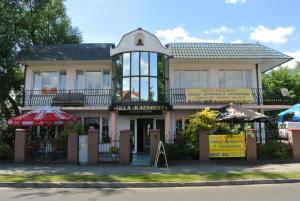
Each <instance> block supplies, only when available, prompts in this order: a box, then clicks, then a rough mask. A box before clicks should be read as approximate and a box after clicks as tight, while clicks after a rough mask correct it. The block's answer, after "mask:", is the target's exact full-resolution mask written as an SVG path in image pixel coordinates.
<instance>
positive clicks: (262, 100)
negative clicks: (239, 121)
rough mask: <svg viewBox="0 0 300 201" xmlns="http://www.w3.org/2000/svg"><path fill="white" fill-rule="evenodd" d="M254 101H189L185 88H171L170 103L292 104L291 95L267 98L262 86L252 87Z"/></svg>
mask: <svg viewBox="0 0 300 201" xmlns="http://www.w3.org/2000/svg"><path fill="white" fill-rule="evenodd" d="M251 92H252V97H253V102H247V103H246V102H244V101H243V100H228V101H218V100H213V99H212V100H205V101H204V100H193V101H188V100H187V98H186V93H185V89H170V104H171V105H209V104H229V103H236V104H264V105H285V104H292V101H291V99H290V98H289V97H283V96H281V95H279V96H278V97H277V98H276V97H274V98H266V97H265V96H264V92H263V90H262V89H261V88H260V89H258V88H251Z"/></svg>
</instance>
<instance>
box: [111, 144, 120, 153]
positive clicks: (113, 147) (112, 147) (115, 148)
mask: <svg viewBox="0 0 300 201" xmlns="http://www.w3.org/2000/svg"><path fill="white" fill-rule="evenodd" d="M109 151H110V153H112V154H118V153H119V151H120V149H119V147H117V146H111V147H110V149H109Z"/></svg>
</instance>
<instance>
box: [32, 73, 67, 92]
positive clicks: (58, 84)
mask: <svg viewBox="0 0 300 201" xmlns="http://www.w3.org/2000/svg"><path fill="white" fill-rule="evenodd" d="M38 72H39V73H40V74H41V86H40V89H38V90H42V89H43V73H44V72H56V73H58V83H57V90H61V89H59V86H60V79H59V77H60V72H65V73H66V85H67V86H68V71H67V70H34V71H32V79H31V89H32V90H33V87H34V74H35V73H38ZM67 86H66V87H65V88H66V89H67V88H68V87H67Z"/></svg>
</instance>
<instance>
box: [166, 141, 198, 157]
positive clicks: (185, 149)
mask: <svg viewBox="0 0 300 201" xmlns="http://www.w3.org/2000/svg"><path fill="white" fill-rule="evenodd" d="M166 154H167V159H168V160H191V159H197V158H198V155H197V154H198V151H197V149H195V148H193V147H192V146H187V145H186V144H185V143H174V144H166Z"/></svg>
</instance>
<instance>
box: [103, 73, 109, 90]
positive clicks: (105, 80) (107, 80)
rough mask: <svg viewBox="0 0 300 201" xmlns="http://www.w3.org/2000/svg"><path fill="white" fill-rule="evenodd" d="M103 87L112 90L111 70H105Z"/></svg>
mask: <svg viewBox="0 0 300 201" xmlns="http://www.w3.org/2000/svg"><path fill="white" fill-rule="evenodd" d="M102 86H103V89H109V88H110V70H108V69H105V70H103V78H102Z"/></svg>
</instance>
